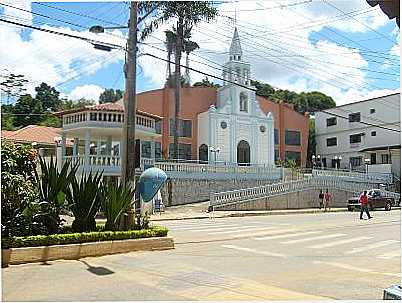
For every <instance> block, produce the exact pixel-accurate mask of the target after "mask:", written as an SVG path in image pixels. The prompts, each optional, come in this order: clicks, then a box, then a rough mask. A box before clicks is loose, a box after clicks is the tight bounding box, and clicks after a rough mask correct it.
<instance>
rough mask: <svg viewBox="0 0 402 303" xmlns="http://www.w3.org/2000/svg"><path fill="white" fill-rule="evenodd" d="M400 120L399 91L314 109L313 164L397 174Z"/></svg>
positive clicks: (398, 169)
mask: <svg viewBox="0 0 402 303" xmlns="http://www.w3.org/2000/svg"><path fill="white" fill-rule="evenodd" d="M400 121H401V118H400V93H396V94H391V95H386V96H383V97H378V98H373V99H368V100H363V101H359V102H354V103H350V104H345V105H341V106H337V107H334V108H331V109H328V110H325V112H317V113H316V115H315V133H316V142H317V146H316V153H317V155H316V160H315V161H316V165H318V166H323V167H331V168H336V167H339V168H352V169H354V168H362V169H364V168H365V165H366V164H367V165H368V166H369V167H368V169H369V171H370V170H371V171H373V172H384V173H389V172H391V171H392V173H394V174H396V175H397V176H400V146H401V137H400V135H401V134H400V129H401V122H400Z"/></svg>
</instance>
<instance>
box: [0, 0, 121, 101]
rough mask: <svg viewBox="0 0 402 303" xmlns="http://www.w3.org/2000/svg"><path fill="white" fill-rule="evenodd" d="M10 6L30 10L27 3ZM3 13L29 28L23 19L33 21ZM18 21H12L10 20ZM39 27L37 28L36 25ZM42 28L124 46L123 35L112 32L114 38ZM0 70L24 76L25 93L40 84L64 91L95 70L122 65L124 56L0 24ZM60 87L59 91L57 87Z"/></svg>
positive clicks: (21, 14) (11, 12) (11, 11)
mask: <svg viewBox="0 0 402 303" xmlns="http://www.w3.org/2000/svg"><path fill="white" fill-rule="evenodd" d="M10 4H11V5H13V6H18V7H23V8H25V9H27V10H30V9H31V5H30V1H23V0H20V1H19V2H18V3H16V2H15V1H12V2H10ZM2 13H4V14H5V15H6V19H8V20H13V21H16V22H19V23H24V24H28V23H29V21H27V20H26V18H28V19H29V18H30V20H32V16H31V14H27V13H26V12H22V11H19V10H15V9H12V8H7V7H6V8H5V9H4V10H3V12H2V11H1V9H0V15H1V14H2ZM11 15H12V16H14V17H16V18H24V19H23V21H21V20H20V19H12V18H11V17H9V16H11ZM36 26H39V25H36ZM40 27H41V28H45V29H49V30H54V31H58V32H63V33H67V34H71V35H77V36H81V37H86V38H90V39H94V40H98V41H103V42H109V43H113V44H118V45H124V40H123V39H122V38H119V36H120V37H122V33H121V32H120V31H114V32H113V36H112V35H108V34H99V35H96V34H92V33H89V32H88V31H74V30H72V29H70V28H68V27H57V26H49V25H43V26H40ZM0 44H1V45H2V46H1V47H0V66H1V67H2V69H6V70H8V71H10V72H13V73H19V74H23V75H25V77H26V79H28V80H29V84H28V87H27V88H28V92H29V93H34V87H36V86H37V85H38V84H40V83H41V82H46V83H48V84H49V85H51V86H56V88H57V89H59V90H60V89H63V86H62V85H63V84H64V83H66V82H68V81H71V80H75V79H79V78H80V77H82V76H84V75H90V74H94V73H95V72H97V71H98V70H100V69H102V68H105V67H107V66H109V65H110V64H113V63H117V62H120V63H121V62H122V61H123V60H124V52H123V51H120V50H113V51H111V52H104V51H100V50H96V49H94V47H93V46H92V45H91V44H90V43H88V42H86V41H81V40H78V39H75V38H68V37H64V36H58V35H54V34H49V33H45V32H41V31H37V30H33V31H32V32H29V31H27V30H26V29H22V28H21V27H15V26H9V25H5V26H4V23H1V24H0ZM58 85H60V87H59V86H58Z"/></svg>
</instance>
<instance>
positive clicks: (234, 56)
mask: <svg viewBox="0 0 402 303" xmlns="http://www.w3.org/2000/svg"><path fill="white" fill-rule="evenodd" d="M242 54H243V52H242V50H241V45H240V37H239V33H238V32H237V27H235V31H234V34H233V38H232V44H231V45H230V49H229V56H230V61H232V60H235V61H240V60H241V56H242Z"/></svg>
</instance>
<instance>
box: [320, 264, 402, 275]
mask: <svg viewBox="0 0 402 303" xmlns="http://www.w3.org/2000/svg"><path fill="white" fill-rule="evenodd" d="M313 263H315V264H325V265H330V266H333V267H338V268H342V269H347V270H352V271H358V272H364V273H368V274H374V275H384V276H391V277H400V276H401V274H399V273H396V274H395V273H387V272H378V271H374V270H371V269H367V268H360V267H355V266H352V265H348V264H343V263H338V262H324V261H313Z"/></svg>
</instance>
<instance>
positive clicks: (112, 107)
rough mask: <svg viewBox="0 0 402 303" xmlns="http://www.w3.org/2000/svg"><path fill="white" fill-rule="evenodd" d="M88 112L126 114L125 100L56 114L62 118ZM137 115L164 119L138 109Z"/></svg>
mask: <svg viewBox="0 0 402 303" xmlns="http://www.w3.org/2000/svg"><path fill="white" fill-rule="evenodd" d="M87 110H93V111H109V112H121V113H124V107H123V100H122V99H121V100H119V101H117V102H109V103H102V104H97V105H87V106H83V107H80V108H74V109H69V110H65V111H61V112H57V113H56V114H57V115H60V116H62V115H65V114H73V113H78V112H81V111H87ZM137 114H139V115H142V116H148V117H150V118H154V119H156V120H161V119H162V117H160V116H157V115H154V114H150V113H147V112H144V111H141V110H138V109H137Z"/></svg>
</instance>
